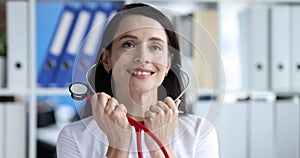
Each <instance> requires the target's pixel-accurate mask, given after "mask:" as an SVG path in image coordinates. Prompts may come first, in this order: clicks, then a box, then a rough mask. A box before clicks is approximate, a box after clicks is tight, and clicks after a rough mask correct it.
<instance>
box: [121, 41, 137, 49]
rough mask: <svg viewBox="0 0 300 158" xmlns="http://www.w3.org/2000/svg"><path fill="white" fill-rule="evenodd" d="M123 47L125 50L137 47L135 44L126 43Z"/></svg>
mask: <svg viewBox="0 0 300 158" xmlns="http://www.w3.org/2000/svg"><path fill="white" fill-rule="evenodd" d="M122 46H123V47H124V48H133V47H135V46H134V44H133V43H131V42H125V43H124V44H123V45H122Z"/></svg>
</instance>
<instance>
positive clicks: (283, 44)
mask: <svg viewBox="0 0 300 158" xmlns="http://www.w3.org/2000/svg"><path fill="white" fill-rule="evenodd" d="M290 23H291V22H290V6H289V5H272V6H271V88H272V90H273V91H274V92H288V91H290V86H291V81H290V77H291V64H290V63H291V60H290V58H291V47H290V43H291V36H290V35H291V26H290Z"/></svg>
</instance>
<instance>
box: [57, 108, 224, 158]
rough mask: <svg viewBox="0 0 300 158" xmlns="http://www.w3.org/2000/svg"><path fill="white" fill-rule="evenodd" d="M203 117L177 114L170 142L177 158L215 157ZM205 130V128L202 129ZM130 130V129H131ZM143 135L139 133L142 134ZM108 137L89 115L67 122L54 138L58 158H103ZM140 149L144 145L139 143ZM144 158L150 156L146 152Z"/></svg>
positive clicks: (211, 134) (134, 155)
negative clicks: (176, 124)
mask: <svg viewBox="0 0 300 158" xmlns="http://www.w3.org/2000/svg"><path fill="white" fill-rule="evenodd" d="M204 122H205V123H208V121H205V119H204V118H199V117H196V116H194V115H191V114H186V113H180V114H179V119H178V127H177V129H176V131H175V133H174V135H173V137H172V142H171V145H172V147H173V150H174V152H175V155H176V157H177V158H218V157H219V151H218V149H219V148H218V139H217V133H216V130H215V128H214V127H213V126H211V127H212V128H209V130H206V132H205V131H203V130H202V129H204V128H202V127H203V124H204ZM205 129H207V128H205ZM132 131H133V132H134V131H135V130H134V128H133V129H132ZM142 134H143V133H142ZM132 138H133V139H134V140H133V141H132V142H133V143H132V145H131V150H130V154H129V158H137V157H138V155H137V153H136V151H137V150H136V140H135V136H134V135H133V136H132ZM107 144H108V140H107V138H106V135H105V133H104V132H103V131H101V129H100V128H99V127H98V125H97V123H96V121H95V120H94V119H93V117H88V118H86V119H83V120H80V121H77V122H75V123H72V124H69V125H67V126H65V127H64V128H63V130H62V131H61V132H60V134H59V137H58V141H57V156H58V158H105V157H106V156H105V155H106V151H107V148H108V146H107ZM143 149H144V150H146V149H147V147H146V146H145V144H144V142H143ZM143 156H144V158H150V157H151V156H150V154H149V153H148V152H147V151H144V152H143Z"/></svg>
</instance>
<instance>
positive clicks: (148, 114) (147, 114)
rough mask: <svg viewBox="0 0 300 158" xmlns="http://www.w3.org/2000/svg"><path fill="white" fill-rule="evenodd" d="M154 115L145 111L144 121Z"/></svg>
mask: <svg viewBox="0 0 300 158" xmlns="http://www.w3.org/2000/svg"><path fill="white" fill-rule="evenodd" d="M154 115H155V113H153V112H151V111H146V112H145V114H144V116H145V118H146V119H147V118H149V117H153V116H154Z"/></svg>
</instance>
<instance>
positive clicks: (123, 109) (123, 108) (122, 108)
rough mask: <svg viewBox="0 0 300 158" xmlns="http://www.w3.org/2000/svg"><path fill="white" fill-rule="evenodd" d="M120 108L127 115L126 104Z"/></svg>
mask: <svg viewBox="0 0 300 158" xmlns="http://www.w3.org/2000/svg"><path fill="white" fill-rule="evenodd" d="M118 107H119V108H121V110H122V111H124V112H125V113H127V108H126V107H125V105H124V104H120V105H119V106H118Z"/></svg>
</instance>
